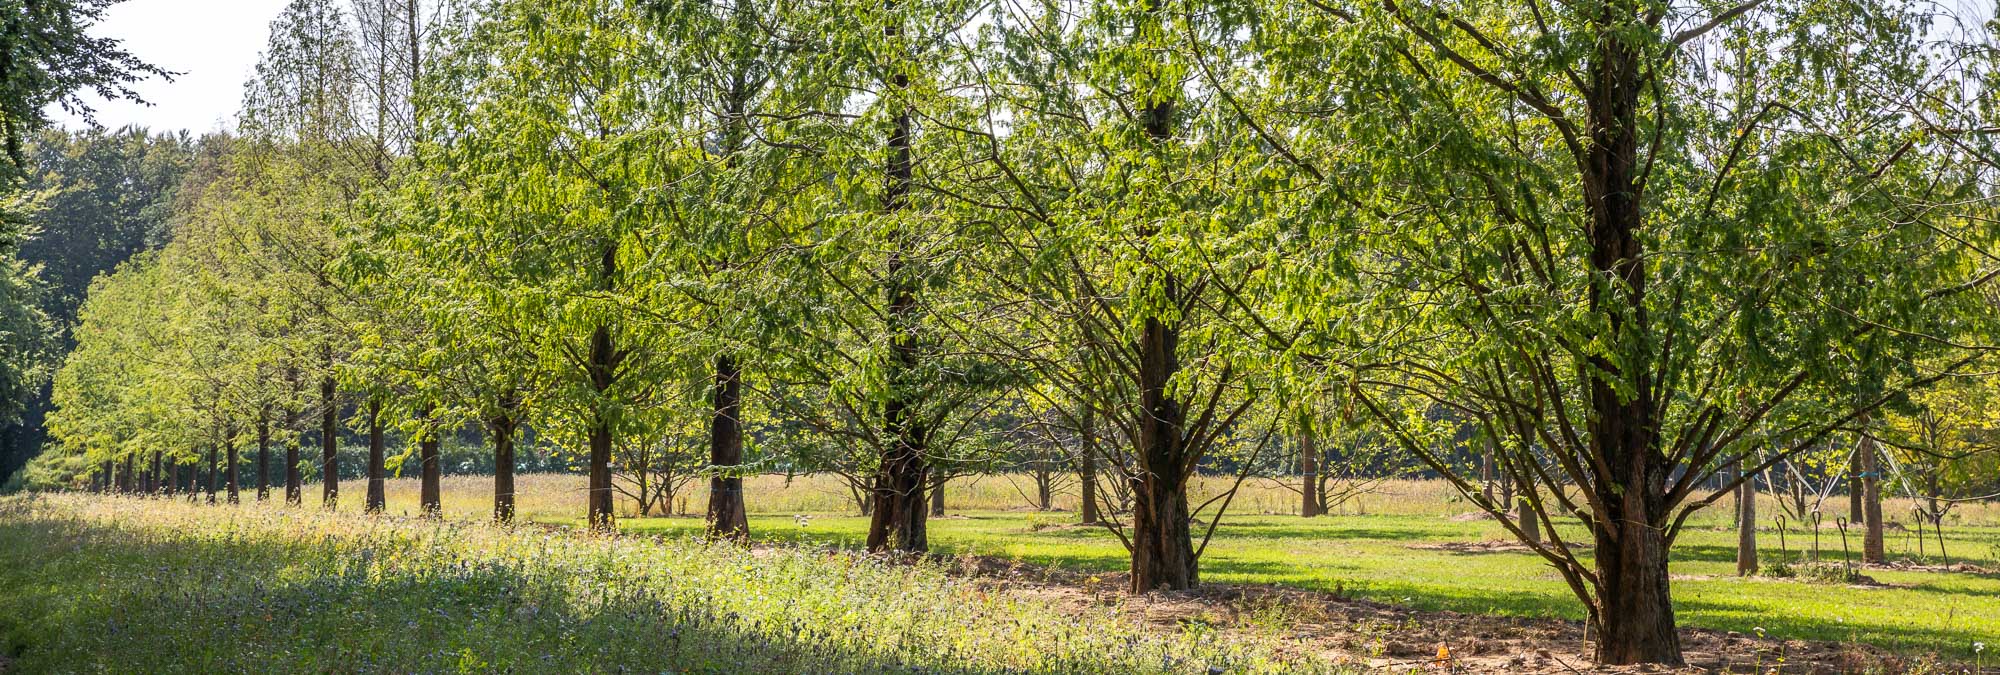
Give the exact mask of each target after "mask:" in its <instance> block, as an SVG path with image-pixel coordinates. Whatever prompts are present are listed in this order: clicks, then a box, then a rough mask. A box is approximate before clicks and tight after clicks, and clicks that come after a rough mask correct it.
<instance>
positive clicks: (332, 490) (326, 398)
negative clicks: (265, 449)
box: [319, 348, 340, 509]
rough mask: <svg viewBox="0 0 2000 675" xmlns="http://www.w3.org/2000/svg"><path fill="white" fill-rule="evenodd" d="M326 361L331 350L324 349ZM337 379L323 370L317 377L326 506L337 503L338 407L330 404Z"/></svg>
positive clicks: (322, 494)
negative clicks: (325, 374)
mask: <svg viewBox="0 0 2000 675" xmlns="http://www.w3.org/2000/svg"><path fill="white" fill-rule="evenodd" d="M326 361H327V365H328V366H329V367H331V366H332V365H333V350H332V348H328V349H327V350H326ZM336 386H337V383H336V382H334V379H333V375H332V374H331V373H329V374H327V376H326V377H323V378H320V381H319V404H320V411H319V456H320V500H321V503H322V505H324V506H325V507H326V508H329V509H332V508H335V507H337V506H339V505H340V435H339V434H340V409H339V408H338V407H336V406H335V405H334V400H333V395H334V388H335V387H336Z"/></svg>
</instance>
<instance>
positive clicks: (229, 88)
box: [52, 0, 286, 134]
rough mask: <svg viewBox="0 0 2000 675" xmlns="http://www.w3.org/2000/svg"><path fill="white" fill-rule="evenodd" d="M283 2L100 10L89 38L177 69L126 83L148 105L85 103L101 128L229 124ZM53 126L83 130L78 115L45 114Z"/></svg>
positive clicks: (177, 0)
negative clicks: (112, 41) (167, 76)
mask: <svg viewBox="0 0 2000 675" xmlns="http://www.w3.org/2000/svg"><path fill="white" fill-rule="evenodd" d="M285 2H286V0H129V1H128V2H124V3H121V4H117V5H113V6H112V7H111V9H109V10H107V11H106V12H105V16H104V22H103V23H100V24H98V25H97V26H96V27H94V28H92V29H91V33H92V34H94V35H101V36H104V37H111V38H117V39H120V40H123V41H124V42H125V49H126V50H127V51H130V52H132V53H133V54H136V55H138V57H139V58H141V59H144V60H145V61H146V62H147V63H151V64H153V65H156V66H159V67H161V68H165V69H167V70H171V71H176V72H179V73H182V74H181V75H180V76H178V77H175V78H174V81H173V82H166V81H164V80H159V79H153V80H149V81H146V82H142V83H139V85H138V86H136V87H133V89H134V90H136V91H138V92H139V93H140V94H141V95H143V96H144V97H145V98H146V100H147V101H148V102H151V103H152V104H153V105H152V106H150V107H148V106H141V105H138V104H134V103H127V102H123V101H119V102H110V103H107V102H104V101H102V100H100V99H97V98H96V97H94V96H93V97H90V98H89V99H88V100H89V101H90V103H91V106H92V107H95V108H97V122H98V123H99V124H102V125H104V126H107V127H113V128H116V127H121V126H124V125H127V124H137V125H140V126H145V127H149V128H152V129H154V130H157V131H165V130H170V129H186V130H189V131H192V132H194V133H196V134H200V133H203V132H207V131H214V130H217V129H229V128H234V127H235V125H236V110H237V108H238V107H240V105H241V104H242V102H243V83H244V81H246V80H248V79H250V74H251V72H252V71H254V70H255V69H256V67H257V55H258V53H259V52H262V51H263V50H264V41H265V38H266V37H268V36H269V33H270V23H271V19H274V18H277V16H278V10H281V9H283V8H284V6H285ZM52 113H53V118H54V119H55V121H56V123H57V124H59V125H62V126H65V127H69V128H72V129H75V128H82V127H83V126H84V124H83V120H82V119H81V118H79V117H76V116H72V115H68V114H65V113H63V112H62V111H61V110H60V109H57V110H54V111H52Z"/></svg>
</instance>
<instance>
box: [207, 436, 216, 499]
mask: <svg viewBox="0 0 2000 675" xmlns="http://www.w3.org/2000/svg"><path fill="white" fill-rule="evenodd" d="M215 469H216V466H215V445H214V444H213V443H211V444H209V446H208V504H209V505H210V506H214V505H215V488H216V482H217V481H216V478H217V477H218V476H217V474H218V472H217V471H216V470H215Z"/></svg>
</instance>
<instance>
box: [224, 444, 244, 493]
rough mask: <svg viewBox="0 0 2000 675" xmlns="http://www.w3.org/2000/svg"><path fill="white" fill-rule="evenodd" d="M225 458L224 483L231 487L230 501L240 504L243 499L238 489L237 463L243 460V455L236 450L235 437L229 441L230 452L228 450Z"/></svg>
mask: <svg viewBox="0 0 2000 675" xmlns="http://www.w3.org/2000/svg"><path fill="white" fill-rule="evenodd" d="M224 460H225V464H224V466H223V468H222V472H223V473H222V481H223V485H225V486H227V487H228V488H229V503H231V504H240V503H242V499H241V497H240V496H239V494H238V489H237V475H236V465H237V463H238V462H240V461H242V460H241V456H240V455H239V454H238V453H237V451H236V441H235V439H231V440H230V441H229V452H228V454H227V455H226V456H225V457H224Z"/></svg>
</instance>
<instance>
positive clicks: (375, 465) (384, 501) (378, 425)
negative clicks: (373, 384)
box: [361, 397, 389, 513]
mask: <svg viewBox="0 0 2000 675" xmlns="http://www.w3.org/2000/svg"><path fill="white" fill-rule="evenodd" d="M387 454H388V453H387V452H386V449H385V448H384V447H383V442H382V399H381V398H379V397H377V398H371V399H369V400H368V501H367V503H366V504H364V505H363V506H362V507H361V510H362V511H364V512H367V513H381V512H382V511H384V510H386V509H387V508H389V485H388V481H389V470H388V467H386V466H384V464H385V463H386V462H387V458H386V457H385V455H387Z"/></svg>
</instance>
